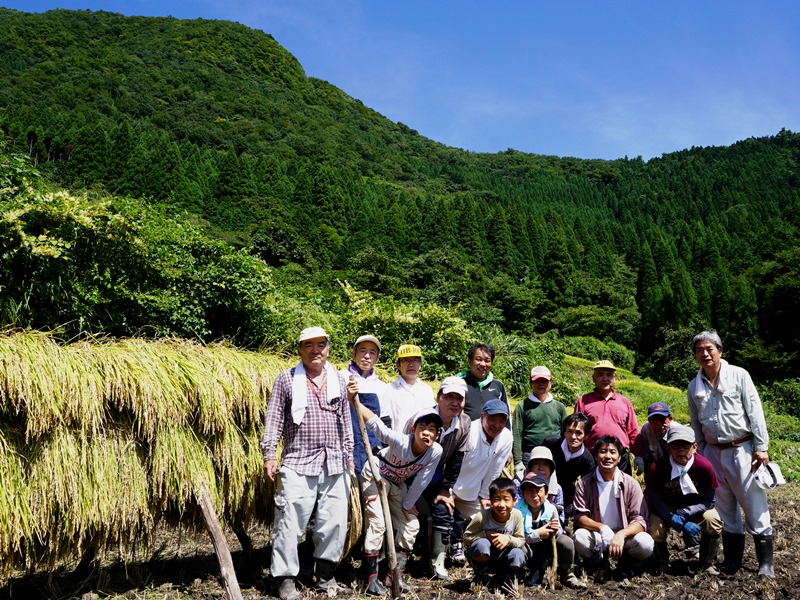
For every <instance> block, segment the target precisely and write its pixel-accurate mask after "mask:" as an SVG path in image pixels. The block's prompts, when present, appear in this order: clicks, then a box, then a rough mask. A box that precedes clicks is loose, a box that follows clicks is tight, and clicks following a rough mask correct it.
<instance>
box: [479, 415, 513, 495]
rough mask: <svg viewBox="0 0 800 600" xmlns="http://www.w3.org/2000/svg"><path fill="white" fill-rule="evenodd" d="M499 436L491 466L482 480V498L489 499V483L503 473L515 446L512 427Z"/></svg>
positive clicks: (490, 462) (490, 461)
mask: <svg viewBox="0 0 800 600" xmlns="http://www.w3.org/2000/svg"><path fill="white" fill-rule="evenodd" d="M497 437H498V439H497V449H496V450H495V453H494V455H493V456H492V457H491V458H490V459H489V466H488V468H487V470H486V474H485V475H484V477H483V481H482V482H481V491H480V493H479V494H478V496H479V497H480V498H486V499H487V500H488V499H489V484H490V483H492V481H494V480H495V479H497V478H498V477H500V473H502V471H503V467H504V466H505V465H506V461H507V460H508V457H509V456H511V450H512V448H513V447H514V435H513V434H512V433H511V430H510V429H503V431H501V432H500V434H499V435H498V436H497Z"/></svg>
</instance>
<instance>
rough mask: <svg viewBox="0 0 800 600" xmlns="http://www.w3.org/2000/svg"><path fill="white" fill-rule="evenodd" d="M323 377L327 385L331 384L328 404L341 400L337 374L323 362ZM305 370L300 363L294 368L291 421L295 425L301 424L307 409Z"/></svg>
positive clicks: (330, 366) (327, 363)
mask: <svg viewBox="0 0 800 600" xmlns="http://www.w3.org/2000/svg"><path fill="white" fill-rule="evenodd" d="M323 368H324V369H325V373H326V375H325V377H326V381H327V382H328V383H332V385H331V388H330V389H329V390H328V403H330V402H333V401H334V400H335V399H336V398H341V396H342V394H341V389H340V387H339V385H338V383H339V372H338V371H337V370H336V369H335V368H334V366H333V365H332V364H331V363H329V362H328V361H327V360H326V361H325V366H324V367H323ZM306 379H307V377H306V369H305V367H304V366H303V363H302V362H299V363H297V366H296V367H295V368H294V377H293V378H292V421H294V423H295V425H300V423H302V422H303V417H305V415H306V408H307V407H308V392H307V387H306V386H307V385H308V384H307V383H306Z"/></svg>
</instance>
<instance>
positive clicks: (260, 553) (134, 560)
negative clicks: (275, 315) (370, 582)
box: [0, 483, 800, 600]
mask: <svg viewBox="0 0 800 600" xmlns="http://www.w3.org/2000/svg"><path fill="white" fill-rule="evenodd" d="M769 500H770V509H771V512H772V519H773V527H774V529H775V540H774V546H775V574H776V579H775V580H774V581H772V580H765V579H762V578H759V577H757V576H756V571H757V563H756V559H755V554H754V549H753V542H752V538H751V537H750V536H747V547H746V549H745V564H744V568H743V569H742V570H741V571H740V572H739V573H737V574H736V575H735V576H732V577H723V576H720V577H711V576H708V575H702V574H701V575H693V574H692V572H691V567H692V566H693V565H692V560H691V559H689V558H687V557H685V555H684V552H683V549H682V547H681V546H679V544H682V542H680V541H679V540H678V536H675V535H673V536H671V538H670V544H671V546H670V548H671V551H672V568H673V572H672V573H670V574H669V575H661V576H659V577H654V576H652V575H649V574H645V575H642V576H640V577H637V578H635V579H632V580H623V581H606V582H603V583H601V584H594V583H591V584H590V586H591V587H590V589H589V590H588V591H573V590H567V589H561V588H560V586H558V587H557V589H556V590H548V589H543V588H523V587H518V588H516V589H511V588H507V589H504V590H499V591H490V590H487V589H486V588H483V587H471V586H470V577H471V570H470V569H469V568H461V569H451V570H450V573H451V575H452V576H453V579H452V580H451V581H448V582H438V581H431V580H428V579H426V578H424V577H423V574H422V565H421V563H419V562H417V563H414V564H412V565H411V569H410V573H411V575H412V577H411V579H410V581H411V583H413V584H414V585H415V586H417V587H418V588H419V589H418V590H417V591H416V592H411V593H407V594H404V596H403V597H404V598H409V599H415V598H423V599H427V598H435V599H437V600H467V599H469V600H472V599H473V598H481V597H482V598H487V599H488V598H492V597H511V598H520V597H525V598H539V599H542V600H545V599H547V598H567V599H570V598H578V597H581V598H585V597H586V596H591V597H596V598H604V597H605V598H630V599H636V600H654V599H657V598H659V599H660V598H667V599H674V600H701V599H709V600H710V599H715V600H716V599H721V598H724V599H729V598H742V599H745V598H746V599H748V600H750V599H753V598H756V599H762V598H765V599H779V598H780V599H784V598H787V599H793V598H796V599H800V514H799V513H798V508H800V484H798V483H790V484H787V485H785V486H783V487H781V488H778V489H776V490H773V491H772V492H770V497H769ZM250 534H251V536H252V541H253V544H254V547H255V551H254V552H253V555H252V557H251V558H250V560H249V561H248V560H246V559H245V557H244V556H243V555H242V552H241V549H240V546H239V543H238V541H237V539H236V537H235V536H234V535H233V534H232V533H231V534H230V535H229V536H228V537H229V543H230V545H231V550H232V551H233V554H234V556H233V558H234V562H235V564H236V565H237V575H238V577H239V583H240V586H241V588H242V595H243V597H244V598H246V599H250V600H252V599H256V598H266V597H273V596H275V592H276V589H275V584H274V582H273V580H272V579H271V578H270V577H269V576H268V574H269V537H268V532H266V531H264V530H263V529H260V528H255V527H254V528H252V529H251V531H250ZM153 546H154V547H155V548H156V550H151V551H150V552H149V553H148V554H147V555H146V556H145V555H144V553H142V556H134V557H128V559H127V560H126V561H121V560H120V559H119V558H118V557H117V558H115V557H108V559H107V560H106V561H104V562H103V563H102V565H101V566H100V567H98V568H96V569H94V571H93V572H92V573H91V574H90V575H89V576H88V577H87V578H85V579H83V580H82V581H76V578H75V577H74V576H73V575H72V570H73V569H74V568H75V565H65V566H63V567H62V568H60V569H59V570H57V571H55V572H51V573H33V574H30V575H27V576H23V575H19V576H17V577H15V578H14V579H12V580H11V581H10V582H8V584H7V585H6V586H5V587H4V588H2V589H0V598H19V599H24V600H28V599H35V598H63V599H67V598H81V599H82V600H93V599H97V598H110V599H113V600H121V599H123V598H125V599H131V600H132V599H141V600H156V599H158V600H177V599H179V598H180V599H183V600H201V599H202V600H208V599H212V598H223V597H224V596H225V593H224V591H223V587H222V584H221V583H220V578H219V567H218V565H217V561H216V556H215V555H214V553H213V548H212V546H211V542H210V540H209V538H208V536H205V535H194V534H192V535H189V534H187V533H186V532H185V531H180V530H177V529H163V530H161V531H160V533H159V539H158V540H157V542H156V543H155V544H154V545H153ZM720 559H721V552H720ZM358 564H359V563H358V560H354V559H347V560H345V561H343V563H342V565H341V566H340V568H339V572H338V573H337V579H339V580H340V581H341V582H342V583H343V584H346V585H350V586H352V587H354V588H358V589H361V588H359V587H358V586H359V583H358V581H357V579H356V570H357V566H358ZM301 595H302V597H303V598H314V597H317V596H316V595H315V594H314V593H313V592H312V591H311V590H308V589H305V590H304V591H302V593H301ZM355 597H360V598H368V597H369V596H364V595H360V594H358V595H356V596H355ZM386 597H387V598H388V597H389V595H388V594H387V596H386Z"/></svg>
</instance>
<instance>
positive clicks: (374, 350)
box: [351, 342, 381, 376]
mask: <svg viewBox="0 0 800 600" xmlns="http://www.w3.org/2000/svg"><path fill="white" fill-rule="evenodd" d="M351 356H352V359H353V362H354V363H355V365H356V368H357V369H358V370H359V371H361V374H362V375H365V376H366V375H368V374H369V372H370V371H371V370H372V367H374V366H375V363H376V362H378V359H379V358H380V356H381V353H380V350H378V346H376V345H375V344H374V343H373V342H361V343H360V344H359V345H358V346H356V347H355V348H353V353H352V355H351Z"/></svg>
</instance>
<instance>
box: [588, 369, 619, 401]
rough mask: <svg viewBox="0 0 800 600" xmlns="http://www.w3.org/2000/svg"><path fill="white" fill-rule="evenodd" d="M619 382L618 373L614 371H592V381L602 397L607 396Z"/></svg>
mask: <svg viewBox="0 0 800 600" xmlns="http://www.w3.org/2000/svg"><path fill="white" fill-rule="evenodd" d="M616 380H617V372H616V371H615V370H614V369H595V370H594V371H592V381H593V382H594V387H595V389H596V390H597V391H598V392H600V393H601V394H602V395H604V396H607V395H608V394H610V393H611V390H612V389H613V387H614V382H616Z"/></svg>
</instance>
